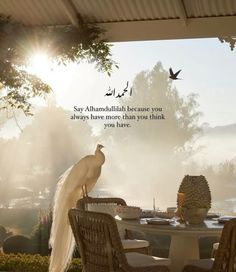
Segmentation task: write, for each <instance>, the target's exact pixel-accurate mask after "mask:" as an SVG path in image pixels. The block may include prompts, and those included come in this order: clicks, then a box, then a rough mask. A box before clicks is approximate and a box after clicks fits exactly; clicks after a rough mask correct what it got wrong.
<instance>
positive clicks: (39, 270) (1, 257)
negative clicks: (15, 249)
mask: <svg viewBox="0 0 236 272" xmlns="http://www.w3.org/2000/svg"><path fill="white" fill-rule="evenodd" d="M48 265H49V257H48V256H40V255H38V254H37V255H26V254H2V253H0V271H1V270H4V271H11V272H47V271H48ZM68 272H82V265H81V261H80V259H73V261H72V263H71V265H70V267H69V270H68Z"/></svg>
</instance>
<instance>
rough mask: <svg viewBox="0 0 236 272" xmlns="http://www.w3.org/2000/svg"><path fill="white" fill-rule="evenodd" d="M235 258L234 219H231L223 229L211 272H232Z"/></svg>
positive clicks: (235, 225) (235, 236) (235, 233)
mask: <svg viewBox="0 0 236 272" xmlns="http://www.w3.org/2000/svg"><path fill="white" fill-rule="evenodd" d="M235 257H236V219H231V220H230V221H229V222H227V223H226V224H225V226H224V228H223V231H222V234H221V238H220V243H219V248H218V250H217V252H216V256H215V261H214V264H213V267H212V272H234V271H236V266H235Z"/></svg>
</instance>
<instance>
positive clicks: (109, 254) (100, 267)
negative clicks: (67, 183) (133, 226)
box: [69, 209, 128, 272]
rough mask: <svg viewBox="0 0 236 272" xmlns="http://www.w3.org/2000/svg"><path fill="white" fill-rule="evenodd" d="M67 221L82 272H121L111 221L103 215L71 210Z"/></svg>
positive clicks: (121, 256) (124, 262) (123, 262)
mask: <svg viewBox="0 0 236 272" xmlns="http://www.w3.org/2000/svg"><path fill="white" fill-rule="evenodd" d="M69 220H70V224H71V227H72V231H73V234H74V237H75V241H76V244H77V246H78V247H79V250H80V255H81V258H82V263H83V268H84V271H86V272H108V271H109V272H113V271H125V270H126V269H125V270H122V269H121V267H123V268H125V267H126V268H127V267H128V263H127V260H126V257H125V254H124V252H123V248H122V244H121V240H120V237H119V234H118V229H117V225H116V222H115V219H114V218H113V217H112V216H111V215H109V214H104V213H95V212H89V211H82V210H79V209H71V210H70V211H69Z"/></svg>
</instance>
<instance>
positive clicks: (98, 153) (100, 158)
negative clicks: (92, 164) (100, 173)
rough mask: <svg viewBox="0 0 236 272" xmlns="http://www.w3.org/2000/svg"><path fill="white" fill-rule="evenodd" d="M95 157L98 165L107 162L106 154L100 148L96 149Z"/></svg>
mask: <svg viewBox="0 0 236 272" xmlns="http://www.w3.org/2000/svg"><path fill="white" fill-rule="evenodd" d="M95 158H96V163H97V164H98V165H103V164H104V162H105V155H104V154H103V152H102V151H101V150H100V149H96V151H95Z"/></svg>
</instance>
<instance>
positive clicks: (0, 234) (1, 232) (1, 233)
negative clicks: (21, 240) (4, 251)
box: [0, 225, 12, 247]
mask: <svg viewBox="0 0 236 272" xmlns="http://www.w3.org/2000/svg"><path fill="white" fill-rule="evenodd" d="M11 235H12V232H8V231H7V229H6V228H5V227H4V226H2V225H0V247H2V245H3V241H4V240H5V239H6V238H7V237H9V236H11Z"/></svg>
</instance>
